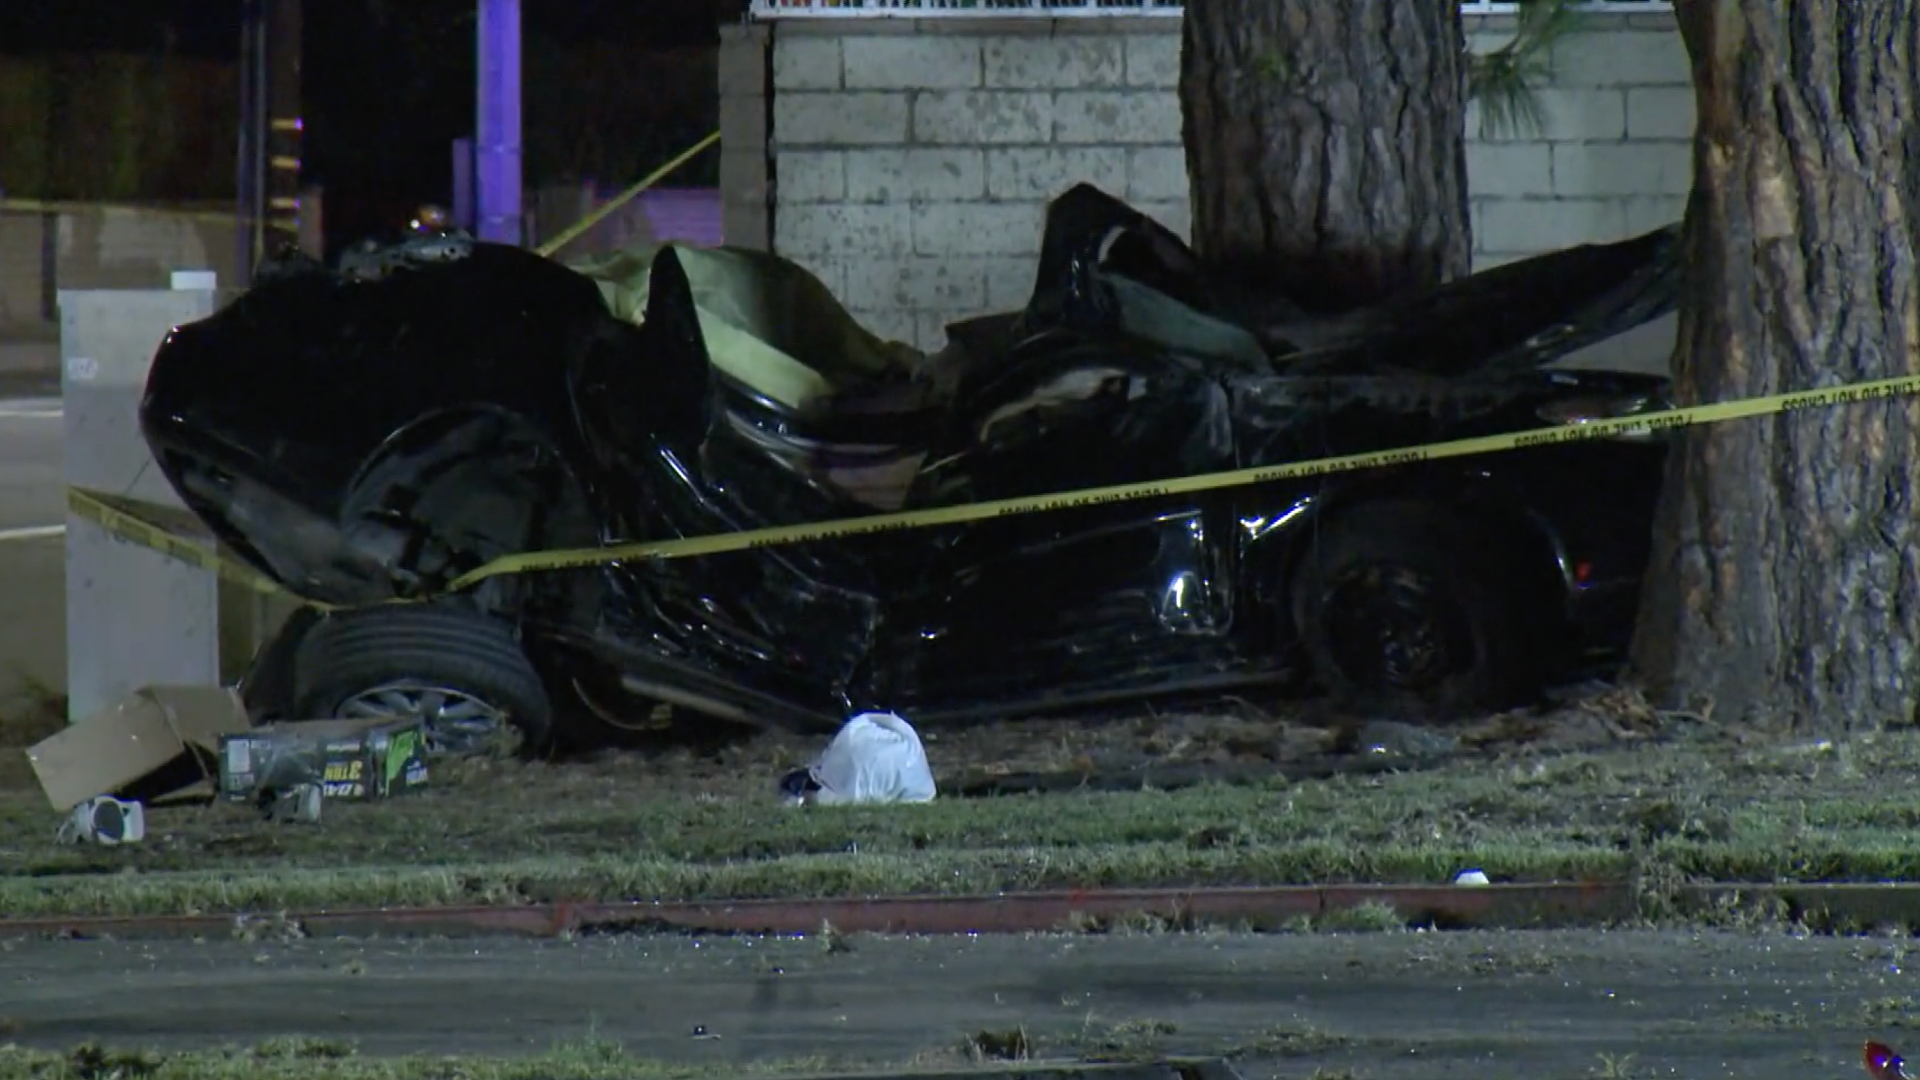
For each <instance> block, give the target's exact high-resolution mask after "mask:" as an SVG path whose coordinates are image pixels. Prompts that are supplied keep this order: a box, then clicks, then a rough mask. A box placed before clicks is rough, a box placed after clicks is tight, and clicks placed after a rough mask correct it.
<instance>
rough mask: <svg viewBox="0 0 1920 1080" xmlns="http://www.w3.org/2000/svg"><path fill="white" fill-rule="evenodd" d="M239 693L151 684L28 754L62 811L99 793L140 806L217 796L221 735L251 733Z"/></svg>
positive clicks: (50, 797) (52, 800)
mask: <svg viewBox="0 0 1920 1080" xmlns="http://www.w3.org/2000/svg"><path fill="white" fill-rule="evenodd" d="M249 726H250V725H249V723H248V720H247V710H246V708H245V707H244V706H243V705H242V704H241V703H240V698H239V695H237V694H236V693H234V692H233V691H232V690H228V689H226V688H224V687H218V686H148V687H142V688H141V689H139V690H136V691H134V692H133V693H131V694H128V695H127V696H126V697H125V698H122V699H121V700H120V701H119V702H117V703H115V704H114V705H112V706H110V707H108V708H105V709H101V710H100V711H99V712H96V713H94V714H93V715H91V716H88V717H86V718H85V719H83V720H81V721H80V722H78V723H76V724H72V725H70V726H69V727H68V728H67V729H66V730H65V731H62V732H60V733H59V734H57V735H53V736H51V737H49V738H47V739H45V740H42V741H41V742H40V743H39V744H38V745H36V746H34V747H32V748H31V749H29V750H28V751H27V760H28V761H30V762H31V763H32V764H33V773H34V776H35V777H37V778H38V779H39V781H40V788H41V790H43V791H45V792H46V793H47V801H48V802H50V803H52V804H53V808H54V809H55V810H59V811H61V812H62V813H64V812H66V811H68V810H71V809H73V808H74V807H76V806H78V805H80V804H81V803H83V802H86V801H87V800H88V799H91V798H94V797H96V796H99V795H122V796H124V797H127V798H132V799H136V800H138V801H141V802H156V801H160V800H163V799H167V798H173V797H180V796H195V795H198V796H205V795H210V794H212V793H213V784H212V782H211V781H212V780H213V778H214V777H215V776H216V775H217V774H216V772H215V764H214V755H215V754H217V753H218V751H219V748H220V739H221V737H222V736H226V735H232V734H236V733H238V732H244V731H246V730H247V729H248V727H249Z"/></svg>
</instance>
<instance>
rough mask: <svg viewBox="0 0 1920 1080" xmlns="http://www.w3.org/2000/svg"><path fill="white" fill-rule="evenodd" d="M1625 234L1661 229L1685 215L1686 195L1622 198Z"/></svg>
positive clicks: (1630, 234)
mask: <svg viewBox="0 0 1920 1080" xmlns="http://www.w3.org/2000/svg"><path fill="white" fill-rule="evenodd" d="M1624 202H1625V205H1626V214H1627V235H1629V236H1638V235H1640V234H1641V233H1645V232H1652V231H1653V230H1655V229H1663V228H1665V227H1667V226H1668V225H1672V224H1674V223H1675V222H1677V221H1679V220H1681V219H1682V218H1684V217H1686V216H1687V196H1685V195H1656V196H1652V197H1650V198H1645V199H1627V200H1624Z"/></svg>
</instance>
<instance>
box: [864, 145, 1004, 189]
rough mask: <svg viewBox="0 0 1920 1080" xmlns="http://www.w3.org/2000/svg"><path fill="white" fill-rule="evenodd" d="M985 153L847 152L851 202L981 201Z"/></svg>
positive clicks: (924, 150)
mask: <svg viewBox="0 0 1920 1080" xmlns="http://www.w3.org/2000/svg"><path fill="white" fill-rule="evenodd" d="M986 171H987V170H986V161H985V152H984V151H981V150H977V149H970V148H965V147H952V148H946V147H938V148H924V147H914V148H911V149H906V150H849V151H847V198H849V199H851V200H852V201H854V202H927V201H940V202H954V201H965V200H968V199H979V198H984V197H985V196H986V193H987V177H986Z"/></svg>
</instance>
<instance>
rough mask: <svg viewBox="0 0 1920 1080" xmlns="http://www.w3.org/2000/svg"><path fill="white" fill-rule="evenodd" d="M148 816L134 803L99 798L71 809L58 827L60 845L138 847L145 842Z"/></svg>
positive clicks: (56, 835) (55, 837) (57, 838)
mask: <svg viewBox="0 0 1920 1080" xmlns="http://www.w3.org/2000/svg"><path fill="white" fill-rule="evenodd" d="M146 836H147V814H146V810H145V808H144V807H142V806H141V805H140V804H139V803H137V802H129V801H126V800H123V799H116V798H114V797H113V796H111V795H101V796H97V797H95V798H92V799H88V800H87V801H86V802H83V803H81V804H80V805H79V806H76V807H74V808H73V812H72V813H70V814H68V815H67V819H66V820H65V821H63V822H61V823H60V831H59V832H58V833H56V834H55V835H54V842H55V843H60V844H102V845H109V846H111V845H115V844H137V843H139V842H140V841H142V840H144V839H146Z"/></svg>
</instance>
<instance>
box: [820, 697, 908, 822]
mask: <svg viewBox="0 0 1920 1080" xmlns="http://www.w3.org/2000/svg"><path fill="white" fill-rule="evenodd" d="M808 771H809V772H810V773H811V774H812V776H813V782H814V783H816V784H819V785H820V790H819V791H817V792H814V793H813V794H812V798H811V801H813V802H817V803H820V804H822V805H825V806H835V805H843V804H848V803H895V802H916V803H923V802H932V801H933V797H934V784H933V769H932V768H931V767H930V766H928V764H927V751H926V748H925V747H923V746H921V745H920V734H919V732H916V731H914V730H913V725H912V724H909V723H907V722H906V721H905V720H903V719H901V718H900V717H898V716H896V715H894V714H893V713H861V714H860V715H859V716H856V717H854V718H853V719H851V720H849V721H847V722H846V724H844V725H843V726H842V727H841V728H840V730H839V731H838V732H837V733H835V734H834V736H833V741H832V742H830V743H828V744H827V748H826V750H824V751H822V752H821V754H820V758H819V760H818V761H815V762H814V763H813V767H812V768H811V769H809V770H808Z"/></svg>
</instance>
